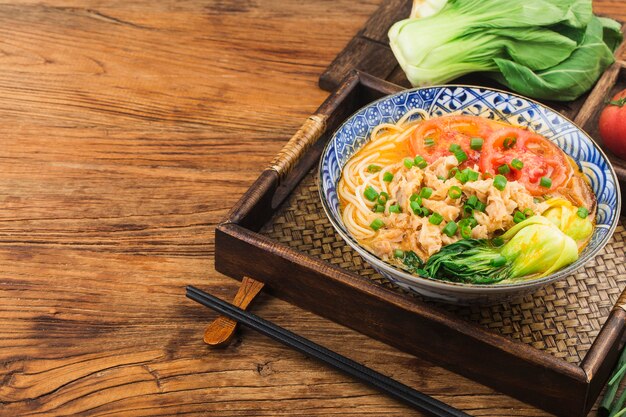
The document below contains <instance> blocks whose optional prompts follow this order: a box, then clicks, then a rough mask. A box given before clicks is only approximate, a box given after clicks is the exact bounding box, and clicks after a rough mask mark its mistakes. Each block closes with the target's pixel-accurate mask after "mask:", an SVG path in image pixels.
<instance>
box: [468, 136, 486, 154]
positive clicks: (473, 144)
mask: <svg viewBox="0 0 626 417" xmlns="http://www.w3.org/2000/svg"><path fill="white" fill-rule="evenodd" d="M483 142H484V140H483V139H482V138H471V139H470V148H472V149H473V150H475V151H480V150H481V149H482V148H483Z"/></svg>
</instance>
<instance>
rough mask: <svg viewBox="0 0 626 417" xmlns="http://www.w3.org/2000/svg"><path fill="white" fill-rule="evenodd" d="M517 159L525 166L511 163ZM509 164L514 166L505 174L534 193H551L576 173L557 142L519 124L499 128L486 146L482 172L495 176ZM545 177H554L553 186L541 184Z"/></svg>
mask: <svg viewBox="0 0 626 417" xmlns="http://www.w3.org/2000/svg"><path fill="white" fill-rule="evenodd" d="M513 159H519V160H520V161H522V163H523V164H524V166H523V167H522V169H520V170H517V169H515V168H513V167H512V166H511V161H513ZM505 164H506V165H508V166H509V169H510V172H509V173H508V174H506V175H505V176H506V177H507V178H508V179H509V180H510V181H516V180H517V181H519V182H520V183H521V184H522V185H524V187H525V188H526V189H527V190H528V192H530V193H531V194H532V195H544V194H548V193H549V192H550V191H553V190H555V189H557V188H559V187H561V186H562V185H563V184H565V182H567V180H568V179H569V177H570V176H571V174H572V168H571V165H570V164H569V163H568V161H567V159H566V157H565V155H564V154H563V152H562V151H561V150H560V149H559V148H558V147H557V146H556V145H555V144H553V143H552V142H550V141H548V140H547V139H545V138H543V137H542V136H540V135H537V134H535V133H532V132H529V131H527V130H524V129H521V128H517V127H506V128H502V129H499V130H496V131H495V132H494V133H492V134H491V135H490V136H489V137H488V138H487V139H486V140H485V144H484V145H483V151H482V157H481V160H480V170H481V172H483V173H491V174H494V175H495V174H498V173H499V172H498V168H499V167H500V166H502V165H505ZM541 177H548V178H550V179H551V180H552V185H551V186H550V187H549V188H548V187H543V186H541V185H540V181H541Z"/></svg>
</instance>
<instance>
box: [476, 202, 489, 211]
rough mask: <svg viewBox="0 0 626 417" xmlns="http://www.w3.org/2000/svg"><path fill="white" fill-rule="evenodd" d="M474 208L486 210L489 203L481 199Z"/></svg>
mask: <svg viewBox="0 0 626 417" xmlns="http://www.w3.org/2000/svg"><path fill="white" fill-rule="evenodd" d="M474 208H475V209H476V210H478V211H485V209H486V208H487V205H486V204H485V203H483V202H482V201H479V202H478V203H476V206H475V207H474Z"/></svg>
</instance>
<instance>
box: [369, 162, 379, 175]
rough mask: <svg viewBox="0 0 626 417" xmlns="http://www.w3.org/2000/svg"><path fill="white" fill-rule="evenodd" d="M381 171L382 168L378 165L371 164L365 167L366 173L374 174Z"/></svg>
mask: <svg viewBox="0 0 626 417" xmlns="http://www.w3.org/2000/svg"><path fill="white" fill-rule="evenodd" d="M381 169H382V168H381V167H380V166H379V165H374V164H371V165H368V166H367V171H368V172H371V173H372V174H373V173H375V172H379V171H380V170H381Z"/></svg>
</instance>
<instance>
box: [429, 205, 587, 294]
mask: <svg viewBox="0 0 626 417" xmlns="http://www.w3.org/2000/svg"><path fill="white" fill-rule="evenodd" d="M501 238H502V239H503V240H504V241H505V242H506V243H505V244H504V245H502V246H500V247H498V246H496V245H494V243H493V242H492V241H489V240H486V239H464V240H460V241H458V242H455V243H452V244H451V245H447V246H444V247H443V248H442V249H441V250H440V251H439V252H437V253H436V254H434V255H433V256H431V257H430V258H429V259H428V262H426V264H425V265H424V268H423V269H422V270H421V271H420V272H422V273H424V274H425V275H426V276H429V277H431V278H437V279H443V280H447V281H455V282H465V283H472V284H493V283H497V282H500V281H503V280H505V279H515V278H520V277H526V276H532V277H533V278H541V277H544V276H547V275H550V274H551V273H553V272H555V271H558V270H559V269H561V268H563V267H565V266H567V265H569V264H571V263H572V262H574V261H576V260H577V259H578V246H577V245H576V242H575V241H574V240H573V239H572V238H571V237H569V236H567V235H566V234H565V233H563V232H562V231H561V230H559V228H558V227H556V226H555V225H554V224H553V223H552V222H551V221H550V220H548V219H546V218H545V217H542V216H533V217H530V218H528V219H526V220H524V221H523V222H520V223H518V224H516V225H515V226H513V227H512V228H511V229H509V230H508V231H507V232H506V233H504V234H503V235H502V236H501Z"/></svg>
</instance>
